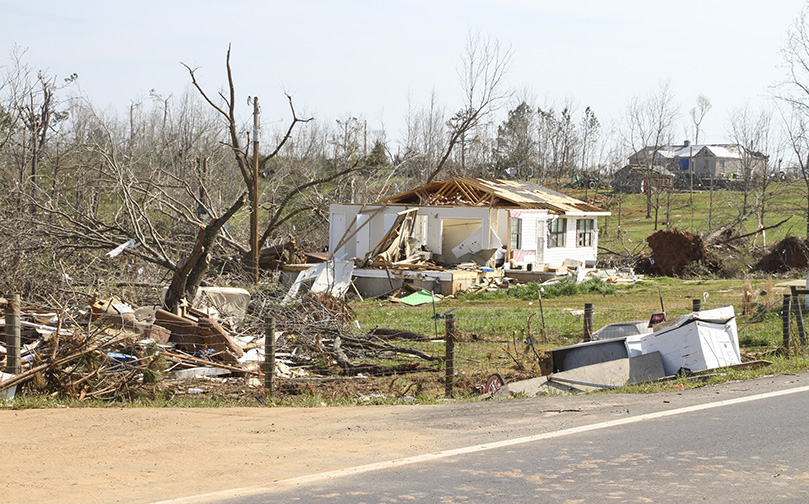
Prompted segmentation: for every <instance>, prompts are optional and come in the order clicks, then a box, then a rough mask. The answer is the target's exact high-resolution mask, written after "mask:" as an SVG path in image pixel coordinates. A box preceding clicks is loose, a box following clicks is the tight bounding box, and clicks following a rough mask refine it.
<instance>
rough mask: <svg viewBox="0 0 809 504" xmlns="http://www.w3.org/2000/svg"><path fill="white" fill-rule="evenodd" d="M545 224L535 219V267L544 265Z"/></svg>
mask: <svg viewBox="0 0 809 504" xmlns="http://www.w3.org/2000/svg"><path fill="white" fill-rule="evenodd" d="M545 222H546V221H544V220H542V219H537V258H536V261H535V262H536V265H537V266H541V265H543V264H545V235H546V234H547V231H546V229H545Z"/></svg>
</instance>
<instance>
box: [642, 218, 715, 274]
mask: <svg viewBox="0 0 809 504" xmlns="http://www.w3.org/2000/svg"><path fill="white" fill-rule="evenodd" d="M646 242H647V243H648V244H649V248H650V249H651V250H652V255H651V258H650V262H651V270H652V272H654V273H656V274H658V275H665V276H681V275H683V273H684V272H685V271H686V268H687V267H688V266H689V265H690V264H692V263H701V264H703V265H704V266H705V267H706V268H707V269H708V270H709V271H711V272H714V273H715V272H718V271H719V270H720V269H721V267H722V261H721V260H720V259H719V258H718V257H717V256H716V255H715V254H714V253H712V252H711V251H710V250H709V249H708V247H707V245H706V244H705V241H704V240H703V239H702V237H701V236H699V235H695V234H691V233H689V232H687V231H680V230H677V229H663V230H660V231H657V232H655V233H653V234H651V235H649V236H648V237H647V238H646Z"/></svg>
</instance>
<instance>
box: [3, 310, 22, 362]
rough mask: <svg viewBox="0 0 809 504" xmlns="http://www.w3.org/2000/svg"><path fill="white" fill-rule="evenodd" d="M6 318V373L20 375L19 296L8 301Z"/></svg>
mask: <svg viewBox="0 0 809 504" xmlns="http://www.w3.org/2000/svg"><path fill="white" fill-rule="evenodd" d="M5 316H6V372H8V373H11V374H19V373H20V370H21V368H20V295H19V294H14V295H13V296H12V297H11V299H9V300H8V303H7V304H6V309H5Z"/></svg>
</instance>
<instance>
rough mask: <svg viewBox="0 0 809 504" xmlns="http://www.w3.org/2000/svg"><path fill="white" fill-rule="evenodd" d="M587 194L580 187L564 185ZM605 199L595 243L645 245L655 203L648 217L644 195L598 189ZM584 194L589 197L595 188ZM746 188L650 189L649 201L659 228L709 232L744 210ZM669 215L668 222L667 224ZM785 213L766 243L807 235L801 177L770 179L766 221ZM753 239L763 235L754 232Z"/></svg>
mask: <svg viewBox="0 0 809 504" xmlns="http://www.w3.org/2000/svg"><path fill="white" fill-rule="evenodd" d="M565 192H566V193H568V194H570V195H572V196H574V197H578V198H581V199H585V192H584V191H583V190H575V191H565ZM599 194H601V195H603V196H606V198H607V200H606V201H605V202H603V203H598V206H600V207H601V208H604V209H605V210H609V211H610V212H612V215H610V216H609V217H600V218H599V223H598V227H599V231H600V233H599V245H601V246H603V247H606V248H608V249H610V250H614V251H616V252H624V251H625V250H629V251H630V252H633V253H637V252H640V251H641V250H645V249H646V248H647V247H646V237H647V236H649V235H651V234H652V233H654V232H655V230H656V229H655V219H654V215H655V209H654V208H652V217H651V218H647V217H646V195H644V194H624V195H618V194H613V193H611V192H600V193H599ZM587 196H589V197H592V196H593V191H589V192H588V193H587ZM743 201H744V194H743V193H742V192H740V191H713V193H712V194H711V192H710V191H695V192H694V193H693V198H692V195H691V194H690V193H688V192H676V193H671V194H670V195H668V194H661V195H660V199H659V201H658V200H657V199H656V195H653V198H652V204H653V206H654V205H655V203H658V207H659V208H658V226H657V229H666V228H667V227H671V228H677V229H680V230H683V231H689V232H691V233H705V234H707V233H710V232H712V231H715V230H717V229H719V228H720V227H721V226H723V225H725V224H728V223H730V222H733V221H734V220H736V219H737V218H738V217H739V216H740V215H741V214H742V210H743V206H744V204H743ZM755 205H756V196H755V195H748V208H752V207H753V206H755ZM667 216H668V221H669V222H670V224H669V225H667ZM787 217H789V220H788V221H787V222H786V223H785V224H782V225H781V226H779V227H777V228H775V229H771V230H768V231H767V232H766V244H767V246H771V245H773V244H775V243H777V242H778V241H780V240H781V239H783V238H784V237H785V236H787V235H789V234H793V235H796V236H799V237H806V232H807V227H806V219H807V201H806V185H805V184H804V183H803V182H802V181H796V182H792V183H782V182H774V183H771V184H770V185H769V187H768V191H767V196H766V199H765V219H764V225H765V226H769V225H773V224H776V223H777V222H779V221H781V220H783V219H785V218H787ZM756 224H757V222H756V218H755V216H751V217H750V218H748V219H747V220H746V221H745V222H744V223H742V224H741V225H740V226H739V227H738V229H737V231H738V232H739V233H740V234H742V233H748V232H752V231H754V230H755V228H756ZM756 244H757V245H762V244H763V240H762V238H761V237H759V238H758V240H757V242H756Z"/></svg>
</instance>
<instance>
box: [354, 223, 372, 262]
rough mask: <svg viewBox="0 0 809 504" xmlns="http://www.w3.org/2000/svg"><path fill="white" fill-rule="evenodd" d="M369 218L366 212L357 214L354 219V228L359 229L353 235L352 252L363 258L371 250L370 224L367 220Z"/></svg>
mask: <svg viewBox="0 0 809 504" xmlns="http://www.w3.org/2000/svg"><path fill="white" fill-rule="evenodd" d="M370 218H371V217H370V216H369V215H367V214H359V215H357V219H356V220H355V221H354V226H355V227H354V229H359V231H357V234H356V235H354V247H355V248H354V254H355V256H356V257H359V258H360V259H364V258H365V255H366V254H367V253H368V252H370V251H371V224H370V223H369V222H368V219H370ZM360 226H362V227H360Z"/></svg>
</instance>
